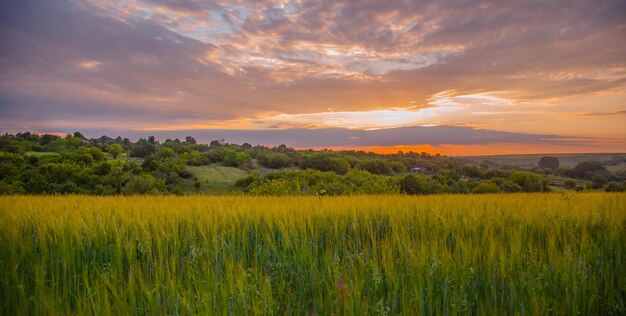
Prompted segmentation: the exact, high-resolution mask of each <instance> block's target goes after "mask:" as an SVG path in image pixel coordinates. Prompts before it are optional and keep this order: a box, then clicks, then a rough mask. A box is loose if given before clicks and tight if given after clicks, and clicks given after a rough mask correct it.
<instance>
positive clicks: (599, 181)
mask: <svg viewBox="0 0 626 316" xmlns="http://www.w3.org/2000/svg"><path fill="white" fill-rule="evenodd" d="M591 182H592V183H593V188H594V189H600V188H602V187H604V186H605V185H606V184H607V182H608V180H607V179H606V177H605V176H604V175H603V174H602V173H600V172H596V173H594V174H593V175H592V176H591Z"/></svg>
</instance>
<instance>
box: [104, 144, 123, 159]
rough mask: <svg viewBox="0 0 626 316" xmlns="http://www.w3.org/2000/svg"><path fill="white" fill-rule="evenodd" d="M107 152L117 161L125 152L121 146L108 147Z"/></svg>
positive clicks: (111, 145) (112, 145)
mask: <svg viewBox="0 0 626 316" xmlns="http://www.w3.org/2000/svg"><path fill="white" fill-rule="evenodd" d="M107 151H108V152H109V154H111V156H113V159H117V157H118V156H119V155H120V154H121V153H123V152H124V147H122V145H120V144H110V145H109V146H107Z"/></svg>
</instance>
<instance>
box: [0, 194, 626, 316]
mask: <svg viewBox="0 0 626 316" xmlns="http://www.w3.org/2000/svg"><path fill="white" fill-rule="evenodd" d="M0 258H2V259H1V260H0V302H2V304H1V305H0V314H4V315H14V314H98V315H126V314H181V313H182V314H201V315H206V314H232V315H243V314H258V315H275V314H295V315H305V314H308V315H330V314H354V315H363V314H387V313H389V314H405V315H424V314H482V315H495V314H531V315H532V314H561V315H563V314H568V315H574V314H601V315H607V314H622V315H623V314H624V313H626V308H625V305H624V302H625V299H626V282H624V280H625V279H626V194H621V193H619V194H610V193H592V194H514V195H513V194H511V195H480V196H455V195H440V196H429V197H409V196H357V197H281V198H275V197H225V196H220V197H206V196H204V197H200V196H187V197H171V196H153V197H149V196H142V197H88V196H65V197H32V196H31V197H27V196H5V197H0Z"/></svg>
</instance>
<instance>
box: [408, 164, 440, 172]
mask: <svg viewBox="0 0 626 316" xmlns="http://www.w3.org/2000/svg"><path fill="white" fill-rule="evenodd" d="M410 170H411V173H423V174H432V173H435V172H436V171H437V170H436V169H435V168H434V167H433V166H431V165H429V164H425V163H418V164H415V165H413V166H411V169H410Z"/></svg>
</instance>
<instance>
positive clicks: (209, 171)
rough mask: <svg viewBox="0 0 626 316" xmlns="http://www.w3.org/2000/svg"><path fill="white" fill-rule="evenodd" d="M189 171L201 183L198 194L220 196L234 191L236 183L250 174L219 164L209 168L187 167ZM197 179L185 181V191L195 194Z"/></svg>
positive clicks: (208, 166)
mask: <svg viewBox="0 0 626 316" xmlns="http://www.w3.org/2000/svg"><path fill="white" fill-rule="evenodd" d="M187 169H188V170H189V171H190V172H191V173H192V174H193V177H195V178H197V179H198V181H199V182H200V189H199V190H198V191H197V192H200V193H211V194H219V193H226V192H229V191H232V189H233V188H234V187H235V181H237V179H240V178H243V177H245V176H246V174H248V172H246V171H245V170H242V169H240V168H235V167H226V166H221V165H217V164H212V165H207V166H187ZM194 182H195V179H185V180H184V181H183V186H184V189H185V191H187V192H194V191H195V190H196V189H195V188H194Z"/></svg>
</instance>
